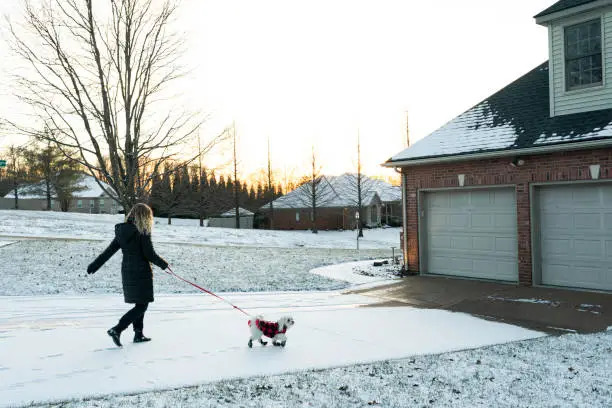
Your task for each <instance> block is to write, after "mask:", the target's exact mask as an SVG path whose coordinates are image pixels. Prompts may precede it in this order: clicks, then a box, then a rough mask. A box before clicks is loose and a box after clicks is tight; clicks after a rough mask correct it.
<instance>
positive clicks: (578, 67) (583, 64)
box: [565, 19, 603, 91]
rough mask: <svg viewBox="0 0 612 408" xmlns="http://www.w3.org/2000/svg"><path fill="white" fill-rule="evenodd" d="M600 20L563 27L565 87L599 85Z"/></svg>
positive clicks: (600, 72) (600, 74)
mask: <svg viewBox="0 0 612 408" xmlns="http://www.w3.org/2000/svg"><path fill="white" fill-rule="evenodd" d="M602 79H603V66H602V58H601V20H600V19H597V20H591V21H587V22H584V23H580V24H576V25H573V26H569V27H565V89H566V90H568V91H571V90H574V89H582V88H588V87H591V86H597V85H601V84H602V83H603V82H602Z"/></svg>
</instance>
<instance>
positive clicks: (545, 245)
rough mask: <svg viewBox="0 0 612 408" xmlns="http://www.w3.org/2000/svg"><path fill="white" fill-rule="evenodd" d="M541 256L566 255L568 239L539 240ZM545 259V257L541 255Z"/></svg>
mask: <svg viewBox="0 0 612 408" xmlns="http://www.w3.org/2000/svg"><path fill="white" fill-rule="evenodd" d="M541 245H542V254H547V255H549V256H550V255H554V254H561V255H562V254H567V253H568V252H569V250H570V246H571V245H570V241H569V239H551V238H543V239H542V240H541ZM542 257H543V258H544V257H546V255H542Z"/></svg>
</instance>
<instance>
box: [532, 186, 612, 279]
mask: <svg viewBox="0 0 612 408" xmlns="http://www.w3.org/2000/svg"><path fill="white" fill-rule="evenodd" d="M536 196H537V205H538V207H539V208H538V214H539V218H538V219H539V227H540V228H539V230H538V234H537V235H536V236H538V235H539V242H540V251H539V254H540V259H539V261H540V268H541V282H542V284H545V285H556V286H570V287H576V288H588V289H603V290H612V185H610V184H600V185H596V184H581V185H567V186H556V187H542V188H539V189H538V190H536Z"/></svg>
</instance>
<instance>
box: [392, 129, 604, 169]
mask: <svg viewBox="0 0 612 408" xmlns="http://www.w3.org/2000/svg"><path fill="white" fill-rule="evenodd" d="M611 146H612V137H607V138H605V139H598V140H589V141H585V142H570V143H561V144H559V143H557V144H551V145H546V146H538V147H530V148H526V149H506V150H496V151H490V152H483V153H466V154H459V155H452V156H440V157H429V158H423V159H412V160H395V161H391V160H388V161H386V162H385V163H383V164H382V166H383V167H389V168H397V167H413V166H421V165H427V164H443V163H451V162H459V161H467V160H480V159H495V158H501V157H513V156H519V155H534V154H546V153H554V152H561V151H568V150H586V149H596V148H602V147H611Z"/></svg>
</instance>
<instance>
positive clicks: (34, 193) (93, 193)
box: [4, 174, 112, 199]
mask: <svg viewBox="0 0 612 408" xmlns="http://www.w3.org/2000/svg"><path fill="white" fill-rule="evenodd" d="M100 183H102V185H103V186H104V187H105V188H106V190H107V191H109V192H111V193H112V189H111V188H110V186H109V185H108V184H106V183H104V182H103V181H101V182H100ZM43 185H44V182H43V181H41V182H39V183H35V184H29V185H25V186H22V187H19V188H18V192H19V196H20V197H21V198H22V199H24V198H26V199H45V198H47V197H46V196H45V195H44V194H40V191H44V189H43ZM78 185H79V186H80V187H82V188H83V189H82V190H80V191H75V192H74V193H73V194H72V195H73V196H74V197H77V198H79V197H104V196H108V194H106V193H105V192H104V190H102V188H100V186H99V185H98V183H97V182H96V179H95V178H93V177H92V176H90V175H87V174H83V175H81V177H80V178H79V182H78ZM52 194H53V196H54V197H55V192H53V193H52ZM4 197H5V198H15V192H14V191H11V192H10V193H8V194H7V195H5V196H4Z"/></svg>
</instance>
